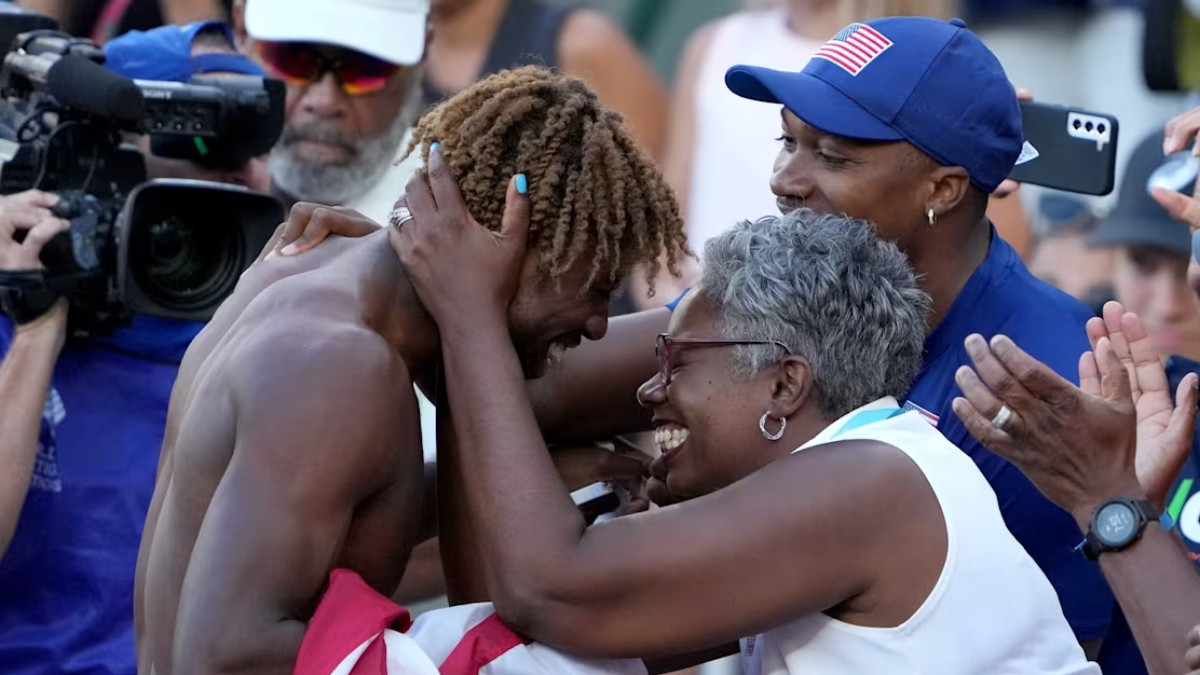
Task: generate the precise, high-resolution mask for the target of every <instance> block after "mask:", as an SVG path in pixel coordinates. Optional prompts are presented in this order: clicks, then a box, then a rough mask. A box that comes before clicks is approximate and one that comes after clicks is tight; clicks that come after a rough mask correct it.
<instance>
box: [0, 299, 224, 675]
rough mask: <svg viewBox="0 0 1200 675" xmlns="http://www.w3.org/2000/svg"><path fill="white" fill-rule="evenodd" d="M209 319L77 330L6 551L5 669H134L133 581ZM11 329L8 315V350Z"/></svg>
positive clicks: (125, 674) (0, 661) (4, 343)
mask: <svg viewBox="0 0 1200 675" xmlns="http://www.w3.org/2000/svg"><path fill="white" fill-rule="evenodd" d="M201 327H202V324H198V323H191V322H180V321H170V320H166V319H156V318H152V317H144V316H139V317H136V319H135V321H134V324H133V325H132V326H130V327H129V328H125V329H121V330H119V331H118V332H117V333H115V334H114V335H112V336H110V337H106V338H91V339H88V340H69V341H68V342H67V344H66V346H65V347H64V348H63V351H62V354H61V356H60V357H59V359H58V363H57V365H56V367H55V370H54V375H53V377H52V379H51V390H50V396H49V397H48V400H47V402H46V406H45V410H44V413H43V416H42V429H41V433H40V436H39V439H38V448H37V458H36V461H35V465H34V469H33V479H32V481H31V484H30V487H29V493H28V495H27V496H26V498H25V504H24V507H23V509H22V511H21V515H20V519H19V520H18V522H17V529H16V532H15V533H14V535H13V539H12V542H11V544H10V545H9V548H8V551H7V552H6V553H5V555H4V557H3V559H0V672H3V673H4V674H5V675H34V674H38V675H43V674H49V673H55V674H58V673H72V674H84V673H86V674H88V675H134V673H136V672H137V658H136V653H135V651H134V642H133V581H134V572H135V569H136V566H137V553H138V546H139V544H140V542H141V534H142V525H143V523H144V521H145V517H146V512H147V510H148V509H149V506H150V497H151V495H152V494H153V491H154V479H155V471H156V468H157V466H158V455H159V451H160V448H161V445H162V438H163V430H164V428H165V426H166V418H167V407H168V403H169V401H170V396H171V387H172V386H173V384H174V382H175V376H176V374H177V372H178V369H179V362H180V360H181V359H182V357H183V354H184V352H185V351H186V350H187V346H188V344H189V343H190V342H191V340H192V338H193V337H195V335H196V334H197V333H198V332H199V331H200V329H201ZM11 341H12V328H11V325H10V324H9V323H8V321H7V320H6V319H4V318H3V317H0V357H2V356H3V355H4V354H6V353H7V351H8V348H9V345H10V344H11Z"/></svg>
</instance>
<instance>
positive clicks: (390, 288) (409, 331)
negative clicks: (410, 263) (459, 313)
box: [360, 230, 441, 378]
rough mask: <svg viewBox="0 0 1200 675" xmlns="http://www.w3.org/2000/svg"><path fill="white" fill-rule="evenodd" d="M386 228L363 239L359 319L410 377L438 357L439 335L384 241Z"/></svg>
mask: <svg viewBox="0 0 1200 675" xmlns="http://www.w3.org/2000/svg"><path fill="white" fill-rule="evenodd" d="M387 234H388V233H387V231H386V230H384V231H381V232H378V233H375V234H371V235H368V236H367V237H365V238H364V240H363V246H364V247H366V248H367V251H368V253H367V262H368V264H367V265H365V266H364V268H363V270H362V276H361V277H360V283H361V288H362V291H361V293H362V298H363V321H364V322H365V323H366V324H367V325H368V326H370V327H371V328H372V329H374V330H375V331H376V332H378V333H379V334H380V335H382V336H383V339H385V340H387V342H388V344H389V345H391V346H392V348H393V349H395V350H396V352H397V353H398V354H400V358H402V359H404V363H405V365H406V366H408V370H409V372H410V373H412V374H413V376H414V378H415V377H417V376H418V374H419V373H421V372H423V371H425V370H427V369H428V368H431V367H432V366H434V365H436V364H437V363H438V361H439V359H440V358H441V338H440V337H439V335H438V329H437V324H435V323H434V322H433V317H431V316H430V315H429V313H428V312H426V311H425V307H424V306H423V305H422V304H421V301H420V299H419V298H418V297H417V292H416V289H414V288H413V285H412V282H411V281H409V278H408V274H407V273H406V272H405V271H404V267H403V266H402V265H401V264H400V260H399V259H398V258H397V257H396V253H395V251H393V250H392V246H391V244H390V243H389V242H388V236H387Z"/></svg>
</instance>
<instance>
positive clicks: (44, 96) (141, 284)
mask: <svg viewBox="0 0 1200 675" xmlns="http://www.w3.org/2000/svg"><path fill="white" fill-rule="evenodd" d="M16 16H18V15H14V14H7V15H6V14H4V13H0V36H5V35H12V34H13V33H14V32H15V31H16V30H19V27H23V26H28V25H29V19H28V18H27V17H28V16H29V15H24V18H20V19H17V18H14V17H16ZM6 22H8V23H6ZM103 62H104V52H103V51H102V50H101V49H100V48H99V47H98V46H96V45H95V44H94V43H92V42H90V41H88V40H84V39H79V38H74V37H71V36H69V35H66V34H64V33H59V32H56V31H53V30H47V29H36V30H31V31H27V32H21V33H17V34H16V37H15V38H13V42H12V48H11V49H10V51H9V52H8V53H7V54H6V55H5V56H4V60H3V65H2V66H0V194H12V193H17V192H21V191H24V190H29V189H39V190H44V191H48V192H54V193H57V194H58V195H59V197H60V200H61V201H60V204H59V205H58V206H57V207H56V208H55V212H56V215H58V216H59V217H61V218H65V219H68V220H70V221H71V229H70V231H68V232H65V233H63V234H60V235H58V236H57V237H55V238H54V239H53V240H52V241H51V242H49V243H48V244H47V245H46V246H45V247H44V248H43V251H42V255H41V262H42V264H43V266H44V268H45V269H44V270H42V271H40V273H37V274H33V273H29V272H25V273H21V274H20V275H11V274H4V273H0V293H8V294H9V298H8V304H10V305H11V304H13V301H14V299H15V300H17V301H19V300H20V299H21V298H19V297H17V298H14V296H13V294H25V295H26V296H28V297H30V298H32V297H38V296H40V297H41V298H43V299H45V298H47V297H54V296H60V297H66V298H68V300H69V301H70V303H71V312H70V320H71V330H72V332H73V333H76V334H78V333H85V334H86V333H104V332H110V331H111V330H112V329H113V328H116V327H119V326H121V325H125V324H127V323H128V322H129V320H130V319H131V318H132V315H133V314H134V313H143V314H150V315H155V316H162V317H168V318H177V319H185V320H197V321H205V320H208V319H209V318H211V317H212V314H213V313H214V312H215V311H216V308H217V306H219V305H220V303H221V302H222V301H223V300H224V299H225V298H226V297H228V295H229V294H230V293H232V292H233V289H234V287H235V286H236V284H237V279H238V278H239V277H240V276H241V273H242V272H243V271H244V270H245V269H246V268H247V267H249V265H250V264H251V263H252V262H253V261H254V259H255V257H256V256H257V254H258V252H259V250H260V249H261V248H262V247H263V246H265V245H266V243H267V241H268V240H269V239H270V237H271V236H272V234H273V233H274V231H275V228H276V226H277V225H278V224H279V223H280V222H282V221H283V219H284V216H285V213H284V207H283V205H282V204H281V203H280V202H279V201H278V200H277V199H275V198H274V197H271V196H270V195H266V194H261V193H257V192H252V191H250V190H247V189H245V188H241V187H238V186H232V185H226V184H223V183H212V182H208V181H194V180H155V181H149V182H147V180H146V165H145V160H144V158H143V156H142V154H141V152H139V151H138V150H137V148H136V147H134V146H133V144H132V143H131V142H130V137H131V136H134V135H142V134H148V135H149V137H150V145H151V148H152V149H153V151H154V154H156V155H159V156H165V157H172V158H177V159H187V160H191V161H193V162H196V163H198V164H201V165H202V166H207V167H209V168H214V169H234V168H238V167H240V166H242V165H243V164H244V163H245V161H247V160H248V159H250V158H251V157H255V156H258V155H262V154H265V153H266V152H268V151H269V150H270V148H271V147H272V146H273V145H274V143H275V141H276V140H278V138H279V134H280V133H281V131H282V128H283V111H284V99H285V89H284V85H283V83H282V82H279V81H277V80H269V79H265V78H258V77H253V76H246V75H229V76H222V77H196V78H193V79H192V80H191V81H189V82H187V83H176V82H159V81H145V80H130V79H128V78H125V77H123V76H121V75H118V74H117V73H114V72H112V71H109V70H107V69H106V68H105V67H104V66H103ZM39 283H40V287H39Z"/></svg>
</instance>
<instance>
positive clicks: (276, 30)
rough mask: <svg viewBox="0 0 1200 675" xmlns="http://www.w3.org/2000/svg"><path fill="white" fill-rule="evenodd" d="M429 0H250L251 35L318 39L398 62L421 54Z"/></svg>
mask: <svg viewBox="0 0 1200 675" xmlns="http://www.w3.org/2000/svg"><path fill="white" fill-rule="evenodd" d="M428 21H429V0H248V1H247V3H246V32H247V33H249V34H250V37H252V38H254V39H255V40H266V41H271V42H319V43H324V44H331V45H337V46H338V47H345V48H346V49H353V50H355V51H360V52H363V53H364V54H370V55H371V56H374V57H377V58H380V59H383V60H385V61H390V62H391V63H395V64H397V65H401V66H411V65H416V64H417V63H420V61H421V58H422V57H423V56H424V54H425V37H426V30H427V26H428Z"/></svg>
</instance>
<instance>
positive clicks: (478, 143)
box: [408, 66, 690, 292]
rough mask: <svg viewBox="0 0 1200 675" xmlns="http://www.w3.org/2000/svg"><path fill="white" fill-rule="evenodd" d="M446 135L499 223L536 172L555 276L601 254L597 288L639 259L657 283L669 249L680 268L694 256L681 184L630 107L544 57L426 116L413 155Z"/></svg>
mask: <svg viewBox="0 0 1200 675" xmlns="http://www.w3.org/2000/svg"><path fill="white" fill-rule="evenodd" d="M435 141H436V142H438V143H440V147H439V150H440V151H441V153H442V156H443V158H444V159H445V161H446V164H447V166H448V167H449V168H450V173H451V175H453V176H454V178H455V180H456V181H457V182H458V185H459V188H460V189H461V190H462V194H463V198H464V199H465V201H466V204H467V207H468V208H469V209H470V211H471V214H472V215H473V216H475V219H476V220H477V221H479V223H480V224H482V225H484V226H485V227H488V228H489V229H492V230H498V229H500V220H501V217H502V215H503V213H504V197H505V192H506V191H507V189H508V184H509V181H510V180H511V179H512V177H513V176H514V175H516V174H517V173H524V174H525V175H526V177H527V178H528V180H529V197H530V203H531V207H532V219H531V222H530V228H529V246H530V249H531V250H534V251H537V254H538V265H539V269H540V270H542V271H543V272H544V273H546V274H548V275H549V276H550V278H552V279H557V278H559V277H560V276H561V275H562V274H564V273H566V272H567V271H568V270H570V269H572V268H573V267H574V266H575V265H576V264H577V263H579V262H580V260H581V259H584V260H586V259H588V258H590V260H591V271H590V274H589V277H588V283H587V288H592V287H593V286H595V285H596V284H601V283H606V284H608V285H611V286H614V287H615V286H616V285H617V284H618V283H619V282H620V281H621V280H622V278H623V277H624V276H625V275H626V274H627V273H628V272H629V271H630V270H631V269H632V268H633V267H635V266H643V267H644V268H645V270H646V275H647V280H648V281H649V282H650V283H651V285H653V280H654V277H655V275H656V274H657V273H658V270H659V266H660V263H659V260H660V254H661V253H662V252H663V251H665V252H666V256H665V262H666V265H667V269H668V270H669V271H670V272H671V273H672V274H675V275H678V274H679V270H678V262H679V259H680V257H682V256H683V255H690V252H689V251H688V249H687V245H686V238H685V235H684V231H683V222H682V220H681V219H680V216H679V205H678V203H677V202H676V200H675V195H674V193H673V192H672V191H671V189H670V188H669V187H668V186H667V184H666V182H665V181H664V180H663V178H662V176H661V175H659V173H658V171H657V170H656V169H655V167H654V163H653V162H652V161H651V160H650V158H649V157H648V156H647V155H646V153H645V152H644V151H643V150H642V149H641V147H640V146H638V144H637V143H636V142H635V141H634V140H633V137H632V136H631V135H630V134H629V131H628V130H626V128H625V127H624V125H623V124H622V121H621V116H620V115H618V114H617V113H615V112H612V111H611V110H608V109H607V108H605V107H604V106H603V105H601V103H600V101H599V100H598V99H597V98H596V94H595V93H594V92H592V90H591V89H589V88H588V87H587V85H585V84H584V83H583V82H582V81H580V80H578V79H576V78H573V77H567V76H564V75H560V74H558V73H554V72H552V71H550V70H547V69H545V68H539V67H536V66H529V67H525V68H520V69H518V70H506V71H501V72H500V73H497V74H495V75H492V76H491V77H488V78H486V79H484V80H481V81H479V82H478V83H476V84H475V85H473V86H471V87H469V88H468V89H466V90H464V91H463V92H461V93H459V94H458V95H456V96H454V97H453V98H451V99H450V100H448V101H446V102H445V103H442V104H441V105H439V106H438V107H437V108H435V109H434V110H432V111H430V112H429V113H428V114H427V115H425V116H424V117H423V118H422V119H421V120H420V121H419V122H418V123H417V126H416V129H415V130H414V132H413V139H412V143H411V144H410V145H409V147H408V154H411V153H412V152H413V150H414V149H416V148H417V147H420V148H421V154H422V157H423V158H424V159H425V160H426V162H428V160H429V146H430V144H432V143H433V142H435ZM651 292H653V286H651Z"/></svg>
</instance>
